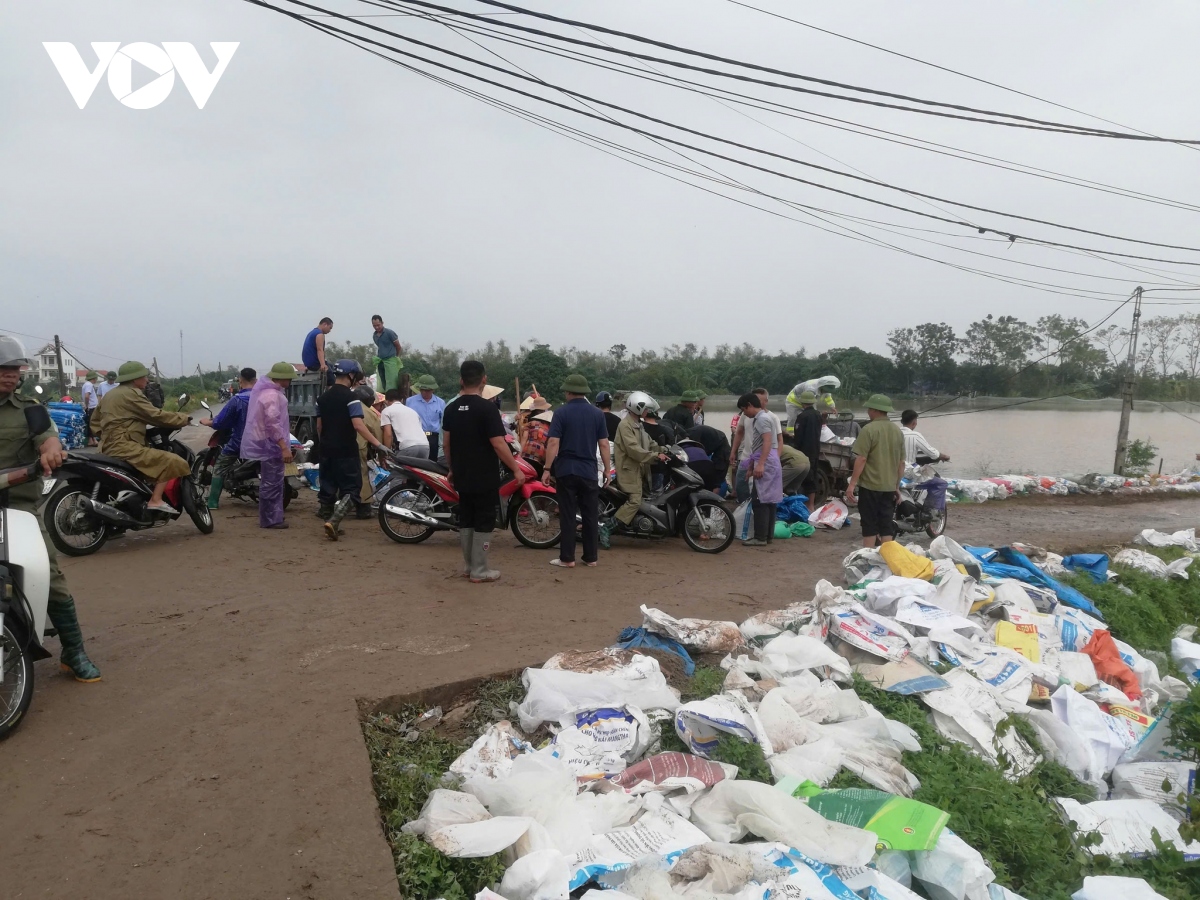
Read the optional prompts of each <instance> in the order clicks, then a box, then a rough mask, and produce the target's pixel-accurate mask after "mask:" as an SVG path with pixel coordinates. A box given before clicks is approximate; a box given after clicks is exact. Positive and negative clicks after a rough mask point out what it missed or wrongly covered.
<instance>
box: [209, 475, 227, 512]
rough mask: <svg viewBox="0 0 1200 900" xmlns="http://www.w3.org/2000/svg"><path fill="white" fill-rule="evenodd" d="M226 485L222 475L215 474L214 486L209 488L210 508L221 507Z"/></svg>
mask: <svg viewBox="0 0 1200 900" xmlns="http://www.w3.org/2000/svg"><path fill="white" fill-rule="evenodd" d="M224 487H225V479H224V477H222V476H220V475H214V476H213V480H212V486H211V487H210V488H209V489H208V508H209V509H219V508H220V506H221V491H222V490H223V489H224Z"/></svg>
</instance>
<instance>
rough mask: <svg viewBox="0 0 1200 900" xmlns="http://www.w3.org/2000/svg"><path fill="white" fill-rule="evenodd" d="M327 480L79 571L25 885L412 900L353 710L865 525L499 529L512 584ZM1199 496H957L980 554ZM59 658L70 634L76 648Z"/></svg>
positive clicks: (44, 749) (804, 593) (731, 604)
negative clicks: (575, 554)
mask: <svg viewBox="0 0 1200 900" xmlns="http://www.w3.org/2000/svg"><path fill="white" fill-rule="evenodd" d="M315 506H316V504H315V494H313V493H312V492H310V491H307V490H305V491H304V492H303V493H302V496H301V497H300V498H299V500H297V501H296V502H295V503H294V504H293V506H292V508H291V510H289V515H288V520H289V522H290V523H291V528H290V530H287V531H261V530H260V529H259V528H258V523H257V515H256V511H255V510H254V509H252V508H251V507H249V506H246V505H243V504H239V503H237V502H236V501H228V500H226V502H225V505H224V507H223V508H222V509H221V510H220V511H218V512H217V513H216V531H215V533H214V534H212V535H209V536H204V535H201V534H199V533H198V532H197V531H196V530H195V528H194V527H193V526H192V525H191V523H190V522H188V521H187V520H186V519H185V520H182V521H179V522H176V523H174V524H172V525H170V526H167V527H165V528H163V529H159V530H157V531H155V532H146V533H142V534H140V535H131V536H128V537H126V538H124V539H121V540H117V541H113V542H110V543H109V544H108V545H107V546H105V547H104V548H103V549H102V550H101V551H100V552H99V553H98V554H96V555H95V556H92V557H87V558H83V559H66V560H64V565H63V568H64V570H65V571H66V574H67V578H68V580H69V581H70V584H71V588H72V590H73V592H74V594H75V596H76V598H77V600H78V604H79V611H80V619H81V621H82V623H83V628H84V632H85V634H86V636H87V640H88V650H89V652H90V653H91V656H92V658H93V659H94V660H95V661H96V663H97V664H98V665H99V666H100V668H101V669H102V671H103V673H104V680H103V681H102V682H100V683H99V684H94V685H81V684H76V683H75V682H74V681H72V680H71V679H69V678H67V677H66V676H64V675H61V674H60V673H59V671H58V668H57V663H56V661H46V662H41V663H38V664H37V693H36V696H35V698H34V702H33V707H32V710H31V711H30V713H29V715H28V717H27V719H26V721H25V722H24V724H23V725H22V727H21V729H20V730H19V731H18V732H17V733H16V734H15V735H14V736H13V737H12V738H11V739H10V740H8V741H7V742H5V743H3V744H0V797H3V800H2V801H0V833H2V834H3V835H4V837H3V846H4V853H3V858H4V865H3V870H2V871H0V883H2V884H3V886H4V887H3V891H2V894H3V896H4V897H6V898H18V897H19V898H33V897H38V898H42V897H45V898H79V897H86V898H88V900H109V898H113V900H116V898H120V900H125V898H128V897H174V898H181V900H182V898H230V900H235V898H236V900H249V898H279V900H285V898H294V900H299V898H331V900H334V898H336V900H351V898H364V897H370V898H395V897H397V889H396V881H395V877H394V874H393V869H392V860H391V854H390V851H389V849H388V846H387V844H386V842H385V841H384V838H383V835H382V832H381V829H380V827H379V824H378V822H377V809H376V805H375V799H374V795H373V793H372V789H371V783H370V771H369V767H368V763H367V756H366V751H365V749H364V747H363V742H362V737H361V732H360V730H359V724H358V712H357V704H356V700H357V699H358V698H378V697H387V696H392V695H396V694H402V693H407V692H409V691H413V690H417V689H420V688H424V687H429V686H432V685H436V684H439V683H442V682H447V681H453V680H457V679H461V678H467V677H470V676H474V675H482V674H487V673H490V672H496V671H500V670H505V669H512V668H515V667H519V666H522V665H527V664H537V663H539V662H541V661H542V660H545V659H546V658H547V657H549V656H550V655H551V654H553V653H555V652H557V651H559V650H565V649H571V648H595V647H602V646H605V645H607V644H609V643H611V642H612V641H613V640H614V639H615V638H616V636H617V633H618V632H619V631H620V629H621V628H622V627H623V626H626V625H631V624H640V616H639V613H638V606H639V604H641V603H647V604H649V605H652V606H657V607H661V608H662V609H664V610H666V611H668V612H670V613H673V614H676V615H693V616H702V617H714V618H721V619H733V620H735V621H740V620H742V619H743V618H745V617H747V616H749V615H751V614H752V613H754V612H756V611H760V610H764V609H771V608H777V607H779V606H783V605H785V604H786V603H788V602H790V601H792V600H795V599H803V598H809V597H811V596H812V588H813V584H814V583H815V582H816V581H817V580H818V579H820V578H829V579H831V580H834V581H835V582H839V583H840V578H841V566H840V562H841V560H842V558H843V557H844V556H845V555H846V553H847V552H849V551H850V550H852V549H853V548H854V547H855V546H857V545H858V541H857V535H856V533H855V532H854V531H853V530H851V529H846V530H843V531H841V532H838V533H829V532H821V533H818V534H817V535H815V536H814V537H812V538H810V539H807V540H802V539H793V540H790V541H781V542H777V543H776V544H774V545H773V546H772V547H771V548H768V549H766V550H749V549H743V548H741V547H739V546H736V545H735V546H734V547H731V548H730V549H729V550H728V551H727V552H726V553H724V554H721V555H719V556H715V557H707V556H702V555H700V554H697V553H693V552H691V551H689V550H688V549H687V547H686V546H685V545H684V544H683V542H682V541H670V542H665V543H658V544H644V543H634V542H629V541H622V540H621V539H619V538H618V539H617V540H616V541H615V542H614V548H613V550H611V551H609V552H604V553H602V555H601V564H600V566H598V567H597V568H595V569H586V568H583V567H579V568H576V569H573V570H560V569H553V568H551V567H550V566H549V565H548V564H547V563H548V560H549V559H550V557H551V556H552V555H554V554H553V553H552V552H534V551H531V550H528V549H526V548H524V547H521V546H520V545H518V544H517V542H516V540H515V539H514V538H513V537H512V536H511V534H509V533H507V532H505V533H498V534H497V538H496V540H495V542H494V547H493V563H494V564H496V565H498V567H499V569H500V570H501V571H502V572H503V580H502V581H500V582H499V583H498V584H493V585H472V584H469V583H467V582H466V581H465V580H463V579H461V578H458V577H457V571H458V566H459V563H460V562H461V556H460V554H459V550H458V543H457V538H456V536H454V535H452V534H439V535H435V536H434V537H433V538H432V539H431V540H429V541H428V542H426V543H424V544H421V545H418V546H400V545H397V544H394V543H392V542H391V541H389V540H388V539H387V538H385V537H384V536H383V534H382V533H381V532H380V530H379V527H378V524H377V523H376V522H374V521H367V522H356V521H350V522H347V524H346V531H347V536H346V537H345V538H344V539H343V540H341V541H340V542H338V543H331V542H328V541H326V540H325V539H324V538H323V536H322V534H321V528H320V523H319V522H318V520H317V519H316V518H315V517H314V516H313V512H314V510H315ZM1198 518H1200V499H1166V500H1164V499H1157V498H1156V499H1152V500H1144V501H1142V502H1128V503H1127V502H1112V501H1110V500H1103V499H1101V500H1094V499H1087V498H1078V499H1077V498H1068V499H1065V500H1062V499H1052V498H1047V499H1031V500H1010V501H1006V502H1002V503H990V504H986V505H983V506H954V507H953V508H952V510H951V514H950V528H949V533H950V534H951V536H953V537H955V538H956V539H958V540H959V541H960V542H963V543H990V544H1000V543H1007V542H1009V541H1013V540H1024V541H1027V542H1030V543H1035V544H1041V545H1043V546H1047V547H1049V548H1051V549H1055V550H1060V551H1072V550H1077V549H1083V548H1089V549H1094V548H1103V547H1111V546H1114V545H1117V544H1119V543H1121V542H1123V541H1128V540H1130V539H1132V538H1133V536H1134V535H1135V534H1136V533H1137V532H1138V530H1140V529H1141V528H1145V527H1156V528H1160V529H1163V530H1167V531H1174V530H1178V529H1180V528H1187V527H1191V526H1193V525H1196V524H1197V519H1198ZM49 643H50V644H52V645H54V651H55V655H56V656H57V642H56V641H54V640H53V639H51V640H50V642H49Z"/></svg>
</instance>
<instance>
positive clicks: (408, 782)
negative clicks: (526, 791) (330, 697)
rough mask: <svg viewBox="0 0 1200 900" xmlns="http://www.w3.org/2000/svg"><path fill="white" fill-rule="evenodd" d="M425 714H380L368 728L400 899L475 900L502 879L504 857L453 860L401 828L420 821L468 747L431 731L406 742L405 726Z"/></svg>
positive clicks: (369, 750) (366, 733)
mask: <svg viewBox="0 0 1200 900" xmlns="http://www.w3.org/2000/svg"><path fill="white" fill-rule="evenodd" d="M480 705H481V706H482V705H483V704H482V703H481V704H480ZM505 706H507V703H506V704H505ZM420 712H421V710H418V709H416V708H413V709H412V710H406V711H404V714H403V715H402V716H400V717H396V716H390V715H378V716H372V717H371V718H370V719H368V720H367V721H366V722H364V723H363V736H364V737H365V739H366V743H367V754H368V756H369V757H370V760H371V771H372V780H373V782H374V785H375V795H376V797H377V798H378V800H379V811H380V814H381V816H382V819H383V828H384V832H385V834H386V835H387V839H388V843H389V844H390V845H391V847H392V857H393V859H394V861H395V864H396V879H397V881H398V883H399V887H400V895H401V896H402V897H405V898H406V900H434V898H437V897H444V898H446V900H471V898H473V897H474V896H475V894H476V893H478V892H479V891H480V890H482V889H483V888H485V887H489V886H491V885H493V884H496V883H498V882H499V881H500V879H501V877H503V875H504V869H505V865H504V860H503V858H502V856H500V855H499V854H497V855H495V856H489V857H486V858H483V859H450V858H449V857H446V856H443V855H442V854H441V853H440V852H438V851H437V850H435V849H434V848H433V847H431V846H430V845H429V844H427V843H426V842H425V840H424V838H421V837H417V836H416V835H410V834H402V833H401V831H400V826H402V825H403V824H404V823H405V822H408V821H410V820H412V819H415V818H416V817H417V815H418V814H419V813H420V811H421V806H422V805H423V804H424V803H425V798H426V797H428V796H429V792H430V791H432V790H433V789H434V788H436V787H438V786H439V784H440V781H441V778H442V775H443V774H445V772H446V770H447V769H448V768H449V767H450V763H452V762H454V760H455V759H456V758H457V757H458V755H459V754H460V753H462V751H463V750H465V749H466V747H467V746H468V745H467V744H460V743H457V742H455V741H449V740H446V739H445V738H442V737H439V736H438V735H436V734H434V733H432V732H426V733H424V734H422V735H421V738H420V740H417V741H412V742H410V741H407V740H405V737H404V735H405V734H406V729H404V728H402V725H403V723H404V722H405V721H407V720H408V719H411V718H414V717H415V716H417V715H419V714H420Z"/></svg>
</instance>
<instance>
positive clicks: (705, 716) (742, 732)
mask: <svg viewBox="0 0 1200 900" xmlns="http://www.w3.org/2000/svg"><path fill="white" fill-rule="evenodd" d="M675 733H676V734H677V735H679V739H680V740H681V741H683V743H684V745H685V746H686V747H687V748H688V749H689V750H691V751H692V752H693V753H695V754H696V755H697V756H703V757H704V758H705V759H707V758H708V755H709V754H710V753H712V751H713V750H715V749H716V748H717V744H718V742H719V741H720V740H721V736H722V735H725V734H731V735H733V736H734V737H737V738H739V739H741V740H743V741H747V742H749V743H757V744H758V745H759V746H760V747H762V748H763V755H765V756H770V755H771V753H772V752H773V748H772V746H771V740H770V738H769V737H768V736H767V733H766V729H765V728H764V727H763V724H762V721H761V720H760V719H759V717H758V713H757V712H755V710H754V709H753V708H752V707H751V706H750V705H749V704H748V703H747V702H746V701H745V700H744V699H743V698H742V697H740V696H738V695H737V694H717V695H715V696H713V697H709V698H708V699H707V700H693V701H691V702H690V703H685V704H683V705H682V706H680V707H679V709H678V710H677V711H676V713H675Z"/></svg>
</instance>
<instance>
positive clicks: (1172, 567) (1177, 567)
mask: <svg viewBox="0 0 1200 900" xmlns="http://www.w3.org/2000/svg"><path fill="white" fill-rule="evenodd" d="M1112 561H1113V564H1114V565H1118V566H1126V567H1128V568H1130V569H1136V570H1137V571H1139V572H1142V573H1144V574H1146V575H1150V576H1153V577H1154V578H1160V579H1162V580H1163V581H1166V580H1167V579H1169V578H1180V579H1183V580H1185V581H1186V580H1187V577H1188V572H1187V569H1188V566H1190V565H1191V564H1192V557H1190V556H1182V557H1180V558H1179V559H1177V560H1175V561H1174V562H1170V563H1165V562H1163V561H1162V560H1161V559H1159V558H1158V557H1157V556H1155V555H1154V554H1153V553H1147V552H1146V551H1145V550H1134V549H1133V548H1130V547H1127V548H1125V549H1124V550H1122V551H1120V552H1119V553H1118V554H1117V555H1116V556H1114V557H1113V560H1112Z"/></svg>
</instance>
